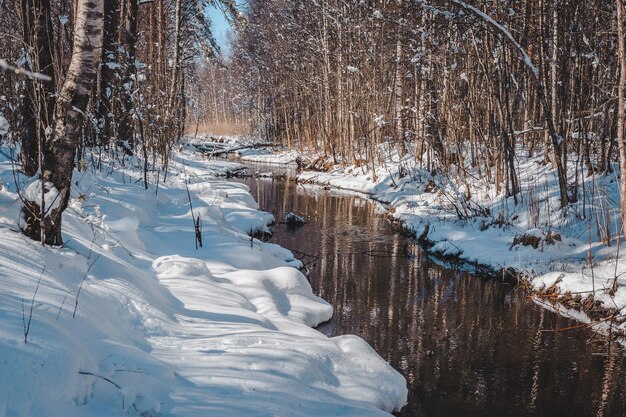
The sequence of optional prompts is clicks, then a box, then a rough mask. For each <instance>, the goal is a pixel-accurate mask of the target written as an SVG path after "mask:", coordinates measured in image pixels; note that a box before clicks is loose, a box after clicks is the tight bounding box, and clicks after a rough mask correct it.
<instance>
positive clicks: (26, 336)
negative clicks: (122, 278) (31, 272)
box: [22, 266, 46, 343]
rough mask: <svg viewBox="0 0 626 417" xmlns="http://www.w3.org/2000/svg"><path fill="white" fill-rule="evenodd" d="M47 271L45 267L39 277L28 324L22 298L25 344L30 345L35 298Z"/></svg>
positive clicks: (31, 303) (31, 301)
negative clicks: (29, 338)
mask: <svg viewBox="0 0 626 417" xmlns="http://www.w3.org/2000/svg"><path fill="white" fill-rule="evenodd" d="M45 270H46V267H45V266H44V267H43V269H42V270H41V274H40V275H39V279H38V280H37V287H35V292H34V293H33V298H32V300H30V312H29V313H28V323H27V322H26V317H25V314H24V299H23V298H22V325H23V326H24V343H28V334H29V333H30V323H31V322H32V320H33V309H34V308H35V297H37V292H38V291H39V284H41V278H42V277H43V273H44V271H45Z"/></svg>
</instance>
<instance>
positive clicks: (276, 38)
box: [0, 0, 626, 244]
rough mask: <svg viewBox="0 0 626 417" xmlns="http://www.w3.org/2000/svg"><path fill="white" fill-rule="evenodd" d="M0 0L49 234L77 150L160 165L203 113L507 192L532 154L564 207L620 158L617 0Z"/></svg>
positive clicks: (43, 231)
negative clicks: (221, 19) (553, 177)
mask: <svg viewBox="0 0 626 417" xmlns="http://www.w3.org/2000/svg"><path fill="white" fill-rule="evenodd" d="M209 4H214V5H215V6H217V7H219V8H221V10H222V11H223V12H224V15H225V16H226V17H227V18H228V21H229V22H230V23H231V24H232V26H233V28H235V30H236V33H237V36H235V37H234V39H233V40H232V46H231V47H232V50H231V51H230V53H229V54H228V55H224V54H220V50H219V49H220V48H219V46H218V45H217V44H216V42H215V40H214V37H213V35H212V33H211V22H210V17H209V16H208V15H207V13H206V7H207V6H208V5H209ZM0 8H1V14H0V19H1V20H2V23H3V27H4V28H5V29H4V33H3V37H2V40H1V41H0V51H1V52H0V54H1V56H2V59H3V61H2V62H3V64H4V67H6V68H5V69H7V70H6V71H2V73H0V83H2V84H1V88H2V91H3V100H2V102H1V103H0V105H1V108H0V110H1V111H2V114H3V115H4V116H3V117H4V118H5V119H6V120H7V121H8V123H9V124H10V125H11V126H15V128H14V129H12V130H11V132H10V133H7V134H5V135H4V136H5V139H8V140H9V141H12V142H14V143H16V144H18V145H19V146H17V148H19V154H20V155H19V156H20V157H19V160H20V164H21V167H22V170H23V172H24V173H25V174H27V175H31V176H32V175H35V174H36V173H37V172H39V173H40V176H41V177H42V178H44V177H45V181H50V182H51V184H54V186H55V187H56V189H57V190H58V191H59V192H60V195H61V198H60V201H61V204H60V206H59V207H56V208H55V210H52V211H51V212H50V213H48V214H47V215H46V216H42V213H46V212H47V210H45V209H43V208H42V207H39V206H31V204H30V203H28V202H26V203H25V218H26V222H27V224H28V226H27V227H26V228H25V231H26V233H27V234H28V235H30V236H31V237H33V238H36V239H40V238H42V236H44V235H45V239H44V240H45V241H46V242H47V243H50V244H60V242H61V238H60V235H59V234H58V230H59V229H58V228H56V229H55V228H53V227H52V224H53V223H54V224H56V225H60V216H59V213H61V212H62V211H63V209H64V206H65V205H66V204H67V201H66V200H67V195H68V194H67V193H66V192H65V191H63V190H67V189H68V187H69V178H70V176H71V169H72V166H73V157H74V155H75V154H76V155H77V160H81V159H83V157H84V153H83V150H84V149H86V148H94V147H95V148H99V149H102V150H103V151H105V152H109V153H112V154H115V155H123V154H125V155H128V156H130V155H137V156H138V158H140V159H142V161H143V163H144V164H145V167H144V168H145V171H147V170H148V166H150V167H152V169H153V168H154V167H155V166H156V164H157V159H159V160H160V161H162V165H164V166H165V168H164V171H165V172H166V171H167V160H168V155H169V152H170V149H171V148H172V146H173V144H175V143H178V142H179V141H180V139H181V137H182V136H183V135H184V134H185V133H187V132H192V133H193V132H194V129H195V131H196V134H197V129H198V127H199V126H200V125H202V126H203V129H206V128H207V127H208V128H210V127H211V126H213V127H215V126H216V125H218V124H220V123H221V124H222V125H225V126H229V125H230V126H236V127H237V130H238V131H245V132H247V133H254V134H256V135H259V136H261V137H264V138H265V139H267V140H269V141H271V142H276V143H281V144H284V145H285V146H287V147H289V148H294V149H296V148H297V149H312V150H315V151H320V152H322V153H323V155H325V156H326V157H328V158H331V159H332V163H335V164H337V163H340V164H357V165H359V166H363V167H364V168H363V169H371V170H372V171H374V170H375V169H376V168H377V167H379V166H381V165H383V164H384V161H385V160H386V158H387V157H388V155H389V153H390V152H391V151H392V150H393V151H395V152H399V153H400V155H406V154H407V153H410V154H411V155H413V157H414V160H415V162H416V163H417V164H418V165H419V166H420V167H424V168H426V169H428V170H430V171H433V172H434V171H435V170H439V171H441V172H443V173H445V174H446V175H447V174H450V175H451V176H455V177H459V178H460V179H461V180H462V181H467V179H468V177H469V176H472V175H476V176H478V177H480V178H481V180H482V181H484V182H485V183H486V184H488V185H489V186H490V187H494V188H495V190H496V192H497V193H504V194H505V195H506V196H512V197H513V198H514V199H515V201H516V203H517V201H518V199H522V197H521V196H520V192H521V187H520V179H519V174H518V170H517V168H516V160H517V158H518V156H520V155H522V156H535V155H540V156H542V157H543V162H544V163H545V164H551V166H552V167H553V168H554V169H555V170H556V172H557V173H558V182H559V199H560V205H561V208H563V209H566V208H567V206H568V204H569V203H572V202H576V201H578V200H579V198H580V196H579V194H580V192H581V191H580V189H581V187H580V182H581V177H582V176H585V175H592V174H596V173H607V174H608V173H611V172H613V170H614V168H615V164H616V163H621V161H623V160H624V159H626V149H624V146H623V145H624V141H623V140H621V139H619V138H623V137H624V124H623V113H624V109H623V102H624V99H623V98H624V80H625V79H626V71H625V70H624V68H626V64H624V45H623V36H620V34H623V13H622V12H623V10H622V9H623V4H622V2H621V1H619V0H617V1H606V0H594V1H589V2H579V1H570V0H554V1H545V0H519V1H518V0H516V1H497V2H493V1H482V2H473V3H470V2H463V1H460V0H459V1H452V0H448V1H430V2H429V1H423V0H419V1H418V0H415V1H412V0H395V1H371V2H363V1H343V0H337V1H334V0H328V1H317V0H315V1H310V2H299V1H283V0H255V1H251V2H249V3H248V4H246V5H245V6H244V7H243V8H242V7H241V6H240V7H239V9H241V10H245V13H243V12H242V11H241V10H239V9H238V6H237V5H236V4H235V3H234V2H232V1H221V2H217V3H212V2H208V1H206V0H172V1H149V0H148V1H132V0H102V1H98V2H81V1H77V0H76V1H70V0H56V1H45V0H20V1H14V2H9V1H5V2H3V3H2V4H1V5H0ZM81 13H83V14H84V18H83V17H82V16H83V15H81ZM99 45H101V48H100V46H99ZM11 68H15V70H10V69H11ZM33 74H36V76H33ZM68 129H69V130H68ZM66 130H67V132H66ZM620 156H622V157H620ZM624 163H626V162H624ZM42 174H43V175H42ZM374 175H375V174H374ZM165 177H166V175H164V178H165ZM144 182H145V185H146V187H147V184H148V180H147V178H145V180H144ZM40 188H41V187H40ZM466 194H467V196H466V197H467V199H468V200H469V199H471V195H470V194H471V193H470V191H469V187H468V188H467V191H466ZM623 211H624V210H623ZM43 217H47V218H48V220H44V219H43ZM53 219H54V220H53ZM53 229H54V230H53Z"/></svg>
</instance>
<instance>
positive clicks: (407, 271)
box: [240, 165, 626, 417]
mask: <svg viewBox="0 0 626 417" xmlns="http://www.w3.org/2000/svg"><path fill="white" fill-rule="evenodd" d="M271 169H274V170H276V169H277V168H276V166H274V167H273V168H272V167H269V166H267V165H255V166H254V167H253V169H252V170H253V171H258V172H267V171H270V170H271ZM278 173H279V174H282V173H284V167H281V168H280V169H278ZM240 181H242V182H245V183H246V184H247V185H248V186H249V187H250V189H251V193H252V195H253V196H254V198H255V200H257V201H258V203H259V204H260V206H261V208H263V209H264V210H267V211H269V212H272V213H273V214H274V216H275V218H276V219H277V224H276V225H275V226H274V234H273V237H272V240H271V242H274V243H278V244H280V245H281V246H284V247H286V248H288V249H290V250H292V251H294V253H296V254H299V255H300V257H301V258H302V261H303V262H304V263H306V264H307V267H308V269H309V278H310V282H311V285H312V287H313V290H314V292H315V294H317V295H319V296H321V297H322V298H324V299H326V300H327V301H328V302H330V303H331V304H332V305H333V307H334V315H333V317H332V318H331V320H330V321H329V322H328V323H326V324H323V325H322V326H321V327H320V328H319V330H320V331H322V332H323V333H325V334H327V335H328V336H331V337H334V336H338V335H343V334H357V335H359V336H361V337H363V338H364V339H365V340H366V341H367V342H368V343H370V345H371V346H372V347H374V349H375V350H376V351H377V352H378V353H379V354H380V355H381V356H382V357H383V358H385V359H386V360H387V361H389V363H390V364H391V365H392V366H394V367H395V368H396V369H398V370H399V371H400V372H401V373H402V374H403V375H404V376H405V378H406V379H407V381H408V384H409V404H408V405H407V406H406V407H405V408H403V410H402V411H401V412H400V413H399V414H398V415H400V416H404V417H409V416H410V417H417V416H458V415H481V416H507V415H508V416H518V415H526V416H546V415H570V416H589V415H599V416H617V415H623V414H626V397H625V394H624V392H623V391H624V390H622V389H621V387H622V386H623V381H624V378H626V374H624V368H625V366H624V365H626V363H625V362H624V357H623V352H621V351H620V350H619V348H616V347H615V346H612V347H611V348H610V350H609V347H608V345H607V343H606V339H604V338H598V337H596V335H595V334H594V332H592V331H590V330H589V329H588V328H577V327H576V326H578V323H577V322H576V321H574V320H571V319H568V318H565V317H562V316H560V315H557V314H553V313H551V312H549V311H547V310H546V309H545V308H542V307H540V306H538V305H537V304H536V303H534V302H532V301H531V300H529V299H528V298H527V296H526V293H525V292H524V291H523V289H522V288H521V287H519V286H513V285H509V284H506V283H502V282H500V281H499V280H494V279H485V277H484V276H482V275H480V274H479V276H474V275H469V274H467V273H464V272H462V271H459V270H453V269H448V268H444V267H442V266H441V265H438V264H437V263H435V262H433V259H432V258H431V257H430V256H427V254H426V253H425V252H424V251H422V250H421V249H420V247H419V245H417V244H416V243H415V242H414V241H413V240H412V239H410V238H407V237H405V236H402V235H401V234H400V233H398V232H397V230H396V229H395V228H394V227H393V225H392V224H391V223H390V222H389V220H388V217H387V215H386V211H385V210H384V209H383V208H382V207H381V206H380V205H378V204H376V203H375V202H372V201H371V200H370V199H369V198H368V197H367V196H365V195H358V194H355V193H352V192H343V191H338V190H335V189H329V190H324V189H323V188H322V187H319V186H315V185H306V184H296V183H295V182H293V181H284V180H281V179H274V180H272V179H271V178H253V177H249V178H244V179H241V180H240ZM292 211H293V212H295V213H296V214H298V215H301V216H303V217H304V218H305V220H306V223H305V225H304V226H303V227H301V228H298V229H295V230H290V229H288V228H287V227H286V225H285V224H282V223H281V220H282V219H284V216H285V215H286V214H287V213H288V212H292ZM564 329H570V330H564Z"/></svg>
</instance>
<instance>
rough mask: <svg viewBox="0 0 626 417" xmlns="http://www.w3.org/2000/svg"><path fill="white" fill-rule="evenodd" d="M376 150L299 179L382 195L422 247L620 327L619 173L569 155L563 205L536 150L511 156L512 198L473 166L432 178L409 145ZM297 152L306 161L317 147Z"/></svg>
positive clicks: (624, 267)
mask: <svg viewBox="0 0 626 417" xmlns="http://www.w3.org/2000/svg"><path fill="white" fill-rule="evenodd" d="M385 152H386V153H387V155H388V157H387V159H386V160H385V162H384V164H383V166H380V167H378V168H377V169H376V170H375V171H374V172H372V171H371V170H370V169H368V168H367V167H364V166H354V165H352V166H350V165H347V166H340V165H336V166H334V167H333V168H332V169H331V170H330V171H324V172H317V171H304V172H300V173H299V174H298V181H299V182H307V183H316V184H321V185H327V186H331V187H336V188H341V189H345V190H352V191H357V192H360V193H366V194H369V195H370V196H371V197H372V198H373V199H375V200H377V201H381V202H384V203H386V204H387V206H388V208H389V212H390V213H391V215H392V216H393V217H395V218H396V219H397V220H399V221H400V222H402V223H403V225H404V227H405V228H407V229H408V230H409V231H411V232H413V233H414V234H415V236H416V237H418V238H421V240H422V241H423V242H426V244H427V246H429V247H428V251H429V252H430V253H432V254H434V255H438V256H439V257H441V258H444V259H448V260H459V261H461V262H463V263H465V264H466V265H479V266H485V267H487V268H489V269H491V270H494V271H502V270H507V269H509V270H515V271H516V272H517V274H518V276H520V277H522V278H523V279H524V285H526V286H528V287H529V288H531V289H532V290H533V291H534V293H535V294H536V297H537V302H538V303H540V304H541V305H544V306H546V307H549V308H551V309H555V310H557V311H559V312H560V313H562V314H564V315H569V316H572V317H574V318H575V319H577V320H580V321H583V322H588V323H593V325H592V327H593V328H599V329H601V330H607V329H608V328H611V330H613V331H615V330H617V332H618V333H619V332H620V331H621V332H624V331H625V330H626V322H625V320H626V250H625V249H626V248H624V247H622V246H624V242H622V241H621V240H622V239H623V238H622V239H620V226H619V225H620V218H619V216H620V211H619V202H620V195H619V187H618V177H617V175H618V174H616V173H611V174H605V175H588V173H587V172H586V171H585V170H584V169H583V168H580V166H579V165H578V164H576V163H575V161H572V162H571V163H570V168H573V167H578V174H576V172H574V170H573V169H571V170H570V173H569V174H570V178H569V182H570V184H571V183H573V182H574V179H575V178H574V177H575V176H576V175H578V181H579V187H578V191H579V198H578V201H577V202H575V203H573V204H571V205H570V206H569V207H568V209H567V212H566V213H563V212H562V211H561V210H560V206H559V198H558V184H557V181H556V173H555V170H553V169H552V168H551V166H550V165H544V164H542V163H541V161H542V158H541V157H534V158H528V157H518V162H517V163H518V167H517V169H518V172H519V180H520V184H521V188H522V192H521V193H520V195H519V200H518V201H517V204H516V202H515V201H514V198H513V197H509V198H506V197H505V196H504V192H503V191H501V192H500V193H496V190H494V187H493V186H491V185H489V184H487V181H485V180H483V179H481V175H480V173H476V172H469V174H468V175H467V176H466V178H465V179H462V178H461V175H458V176H456V177H453V178H451V177H448V176H444V175H441V174H438V175H434V176H433V175H431V173H430V172H428V171H427V170H425V169H421V168H420V166H419V164H418V163H416V162H415V159H414V154H413V152H409V154H408V155H406V156H405V157H401V156H399V155H398V153H397V152H396V151H395V150H393V149H387V150H385ZM519 155H523V153H522V152H520V153H519ZM298 156H299V155H298V154H295V153H294V152H293V151H282V152H281V151H280V150H275V151H274V152H270V151H269V150H265V151H264V152H262V153H255V152H254V151H252V150H250V151H248V152H247V153H246V155H244V156H243V157H242V159H244V160H248V161H257V162H265V163H270V164H272V163H274V164H276V163H278V164H283V163H285V162H286V161H295V159H296V158H297V157H298ZM303 156H304V157H305V159H307V160H309V161H312V160H314V159H315V158H317V157H318V156H319V155H317V154H311V153H305V154H304V155H303ZM468 195H471V198H468ZM620 248H621V249H620ZM556 300H558V301H560V302H561V304H555V303H553V301H556ZM579 310H582V311H579Z"/></svg>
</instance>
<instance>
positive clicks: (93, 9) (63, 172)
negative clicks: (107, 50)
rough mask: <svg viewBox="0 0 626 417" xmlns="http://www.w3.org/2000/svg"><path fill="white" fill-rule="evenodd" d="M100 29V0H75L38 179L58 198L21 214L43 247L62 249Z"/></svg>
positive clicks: (26, 208)
mask: <svg viewBox="0 0 626 417" xmlns="http://www.w3.org/2000/svg"><path fill="white" fill-rule="evenodd" d="M103 27H104V0H77V5H76V26H75V28H74V49H73V51H72V59H71V61H70V66H69V69H68V72H67V76H66V78H65V82H64V83H63V87H62V89H61V93H60V94H59V97H58V100H57V105H56V108H55V112H54V130H53V132H52V136H51V138H50V141H49V144H48V146H47V149H46V153H45V155H44V161H43V164H44V166H43V168H44V169H43V172H42V178H41V181H42V182H43V183H44V184H43V185H44V186H43V187H41V188H42V189H44V190H45V189H51V188H52V187H54V188H55V189H56V190H57V191H58V196H57V197H56V199H55V201H52V199H50V200H51V201H47V200H48V199H47V198H46V197H44V198H40V199H39V200H38V199H37V198H36V199H35V200H38V201H26V202H25V205H24V208H23V213H24V217H25V222H26V225H25V227H24V233H25V234H26V235H27V236H28V237H30V238H32V239H35V240H41V242H42V243H44V244H48V245H61V244H62V243H63V239H62V237H61V220H62V214H63V211H64V210H65V208H66V207H67V203H68V201H69V198H70V186H71V183H72V172H73V170H74V155H75V153H76V147H77V144H78V142H79V139H80V138H79V135H80V132H81V126H82V124H83V122H84V113H85V110H86V108H87V103H88V101H89V95H90V93H91V86H92V84H93V82H94V80H95V78H96V73H97V71H98V66H99V64H100V59H101V56H102V37H103ZM32 185H33V184H31V187H32ZM29 188H30V187H29ZM27 191H28V189H27ZM42 194H43V193H42ZM27 195H29V194H28V193H27ZM46 206H49V207H50V208H52V210H50V209H49V207H46Z"/></svg>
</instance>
